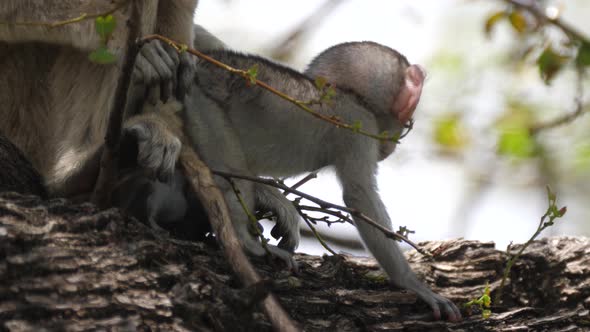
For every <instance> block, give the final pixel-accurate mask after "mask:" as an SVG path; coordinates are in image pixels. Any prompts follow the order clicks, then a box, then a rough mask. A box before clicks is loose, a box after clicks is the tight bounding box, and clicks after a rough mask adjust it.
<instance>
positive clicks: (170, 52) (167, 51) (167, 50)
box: [157, 40, 180, 68]
mask: <svg viewBox="0 0 590 332" xmlns="http://www.w3.org/2000/svg"><path fill="white" fill-rule="evenodd" d="M158 41H159V40H158ZM158 46H159V47H158V48H157V50H158V53H159V54H160V56H161V57H162V58H164V57H166V59H167V60H168V59H169V60H170V61H171V63H170V61H167V64H168V65H169V66H170V68H176V67H177V66H178V64H179V63H180V56H179V54H178V51H177V50H176V48H174V47H173V46H172V45H168V44H166V43H163V42H160V43H159V45H158Z"/></svg>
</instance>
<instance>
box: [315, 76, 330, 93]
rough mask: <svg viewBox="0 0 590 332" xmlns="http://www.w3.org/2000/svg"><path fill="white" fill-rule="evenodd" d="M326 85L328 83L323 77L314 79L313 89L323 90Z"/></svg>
mask: <svg viewBox="0 0 590 332" xmlns="http://www.w3.org/2000/svg"><path fill="white" fill-rule="evenodd" d="M326 83H328V80H327V79H326V78H325V77H322V76H318V77H316V78H315V87H316V88H318V89H319V90H322V89H324V87H325V86H326Z"/></svg>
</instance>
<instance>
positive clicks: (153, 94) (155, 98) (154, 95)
mask: <svg viewBox="0 0 590 332" xmlns="http://www.w3.org/2000/svg"><path fill="white" fill-rule="evenodd" d="M161 90H162V89H161V88H160V85H151V86H150V87H149V88H148V94H147V101H148V102H149V103H150V104H152V105H156V104H157V103H158V102H159V101H160V100H161V99H160V93H161Z"/></svg>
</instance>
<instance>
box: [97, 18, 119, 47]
mask: <svg viewBox="0 0 590 332" xmlns="http://www.w3.org/2000/svg"><path fill="white" fill-rule="evenodd" d="M94 22H95V25H96V32H97V33H98V35H99V36H100V38H101V39H102V40H103V42H106V41H107V40H108V39H109V38H110V37H111V35H112V34H113V32H114V31H115V27H116V26H117V22H116V21H115V18H114V17H113V15H107V16H99V17H97V18H96V20H95V21H94Z"/></svg>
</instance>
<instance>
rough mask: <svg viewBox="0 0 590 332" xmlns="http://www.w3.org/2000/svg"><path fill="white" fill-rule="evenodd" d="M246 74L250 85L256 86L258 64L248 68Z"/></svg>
mask: <svg viewBox="0 0 590 332" xmlns="http://www.w3.org/2000/svg"><path fill="white" fill-rule="evenodd" d="M247 74H248V79H249V80H250V83H251V84H254V85H256V76H258V64H254V65H253V66H252V67H250V68H249V69H248V71H247Z"/></svg>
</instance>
